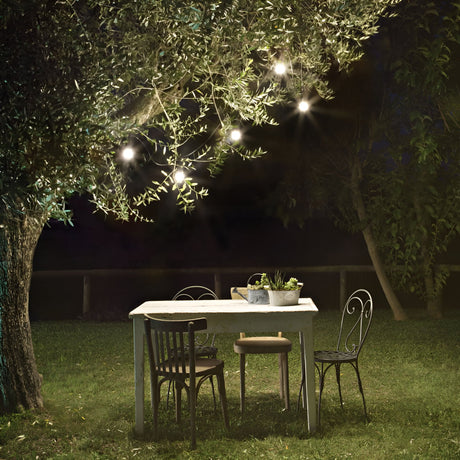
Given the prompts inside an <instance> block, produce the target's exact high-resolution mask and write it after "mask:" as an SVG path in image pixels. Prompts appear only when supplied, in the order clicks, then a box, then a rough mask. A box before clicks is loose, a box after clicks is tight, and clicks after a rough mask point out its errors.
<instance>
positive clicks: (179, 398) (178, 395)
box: [175, 383, 182, 423]
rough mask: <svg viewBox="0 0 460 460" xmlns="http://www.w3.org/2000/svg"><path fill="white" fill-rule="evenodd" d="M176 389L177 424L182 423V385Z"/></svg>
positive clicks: (178, 385)
mask: <svg viewBox="0 0 460 460" xmlns="http://www.w3.org/2000/svg"><path fill="white" fill-rule="evenodd" d="M175 387H176V422H177V423H180V420H181V406H182V385H181V384H180V383H179V384H178V383H176V384H175Z"/></svg>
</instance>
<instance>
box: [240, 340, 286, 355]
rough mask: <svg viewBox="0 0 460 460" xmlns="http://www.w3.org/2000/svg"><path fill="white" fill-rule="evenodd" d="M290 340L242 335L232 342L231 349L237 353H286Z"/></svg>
mask: <svg viewBox="0 0 460 460" xmlns="http://www.w3.org/2000/svg"><path fill="white" fill-rule="evenodd" d="M291 349H292V342H291V341H290V340H289V339H287V338H285V337H243V338H240V339H238V340H236V341H235V342H234V343H233V350H234V351H235V353H239V354H251V353H253V354H264V353H287V352H289V351H291Z"/></svg>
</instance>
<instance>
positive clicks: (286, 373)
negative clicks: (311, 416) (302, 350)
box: [282, 353, 291, 410]
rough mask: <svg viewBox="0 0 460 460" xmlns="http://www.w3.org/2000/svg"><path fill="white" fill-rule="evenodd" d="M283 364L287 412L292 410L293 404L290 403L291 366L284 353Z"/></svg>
mask: <svg viewBox="0 0 460 460" xmlns="http://www.w3.org/2000/svg"><path fill="white" fill-rule="evenodd" d="M282 364H283V366H282V370H283V395H284V405H285V408H286V410H290V409H291V403H290V401H289V366H288V354H287V353H282Z"/></svg>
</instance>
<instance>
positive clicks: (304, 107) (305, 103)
mask: <svg viewBox="0 0 460 460" xmlns="http://www.w3.org/2000/svg"><path fill="white" fill-rule="evenodd" d="M297 107H298V108H299V110H300V111H301V112H308V110H309V109H310V104H309V103H308V101H305V100H301V101H300V102H299V105H298V106H297Z"/></svg>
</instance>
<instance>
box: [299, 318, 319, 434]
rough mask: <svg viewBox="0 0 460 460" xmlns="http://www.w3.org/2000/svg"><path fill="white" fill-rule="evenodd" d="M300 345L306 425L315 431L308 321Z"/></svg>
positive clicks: (312, 353)
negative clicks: (301, 347) (303, 376)
mask: <svg viewBox="0 0 460 460" xmlns="http://www.w3.org/2000/svg"><path fill="white" fill-rule="evenodd" d="M300 334H301V336H303V337H301V343H302V344H303V366H304V371H305V382H304V384H303V385H304V387H303V392H304V395H306V406H307V425H308V431H309V432H310V433H313V432H315V431H316V397H315V363H314V351H313V323H312V321H309V322H308V323H307V324H305V326H304V328H303V329H302V330H301V331H300ZM304 401H305V396H304Z"/></svg>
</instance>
